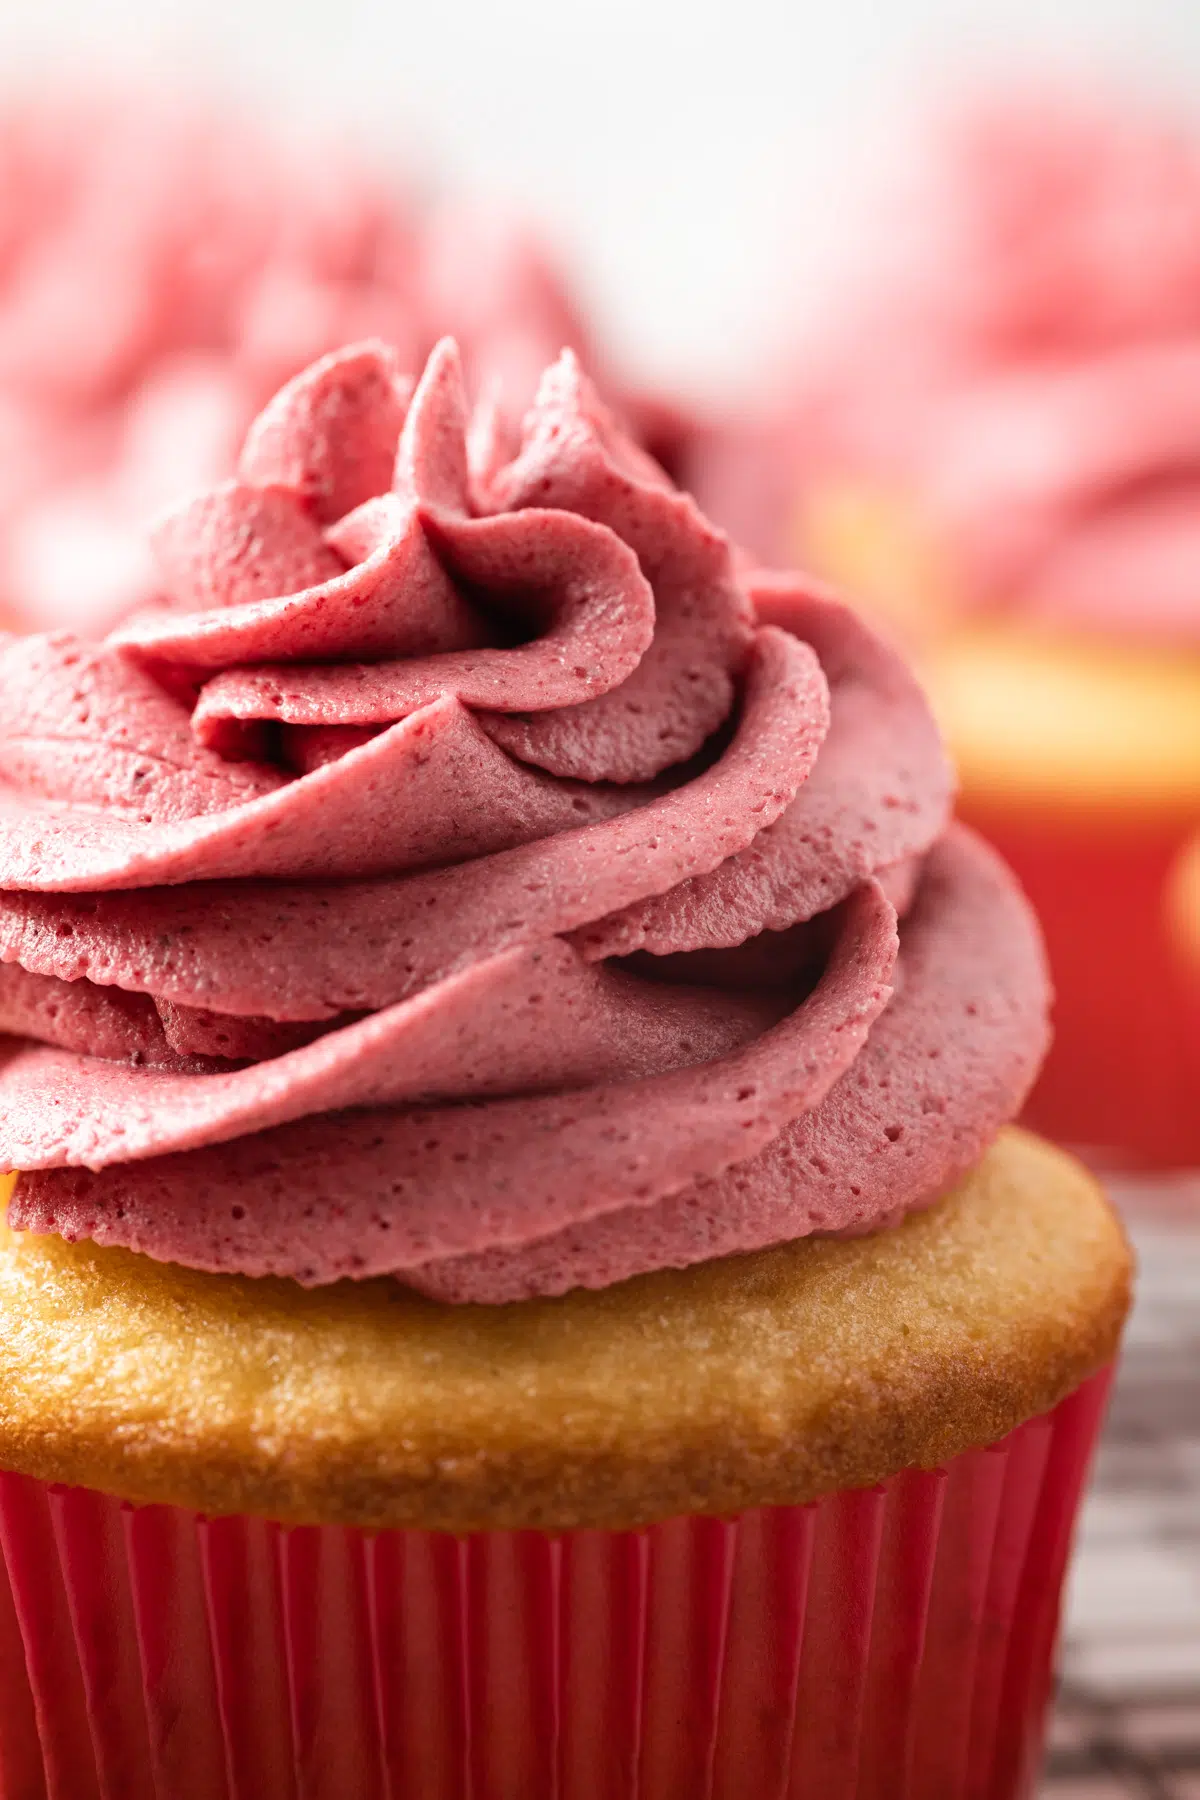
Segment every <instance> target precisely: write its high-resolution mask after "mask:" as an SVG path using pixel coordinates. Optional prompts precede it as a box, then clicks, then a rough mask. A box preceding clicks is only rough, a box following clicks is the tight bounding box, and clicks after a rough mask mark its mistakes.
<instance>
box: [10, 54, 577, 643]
mask: <svg viewBox="0 0 1200 1800" xmlns="http://www.w3.org/2000/svg"><path fill="white" fill-rule="evenodd" d="M446 329H450V330H453V331H455V332H456V333H457V334H458V337H459V339H460V341H461V343H462V345H463V348H464V354H465V355H466V358H467V363H468V367H469V371H470V375H471V378H472V380H473V381H475V382H478V383H480V384H482V385H484V386H486V387H487V388H488V390H489V392H491V393H492V395H493V397H494V399H495V400H496V402H497V404H499V405H500V406H501V408H502V410H503V411H504V412H505V414H506V415H507V416H509V417H510V418H511V420H512V422H513V424H514V425H515V424H516V423H517V422H519V419H520V416H521V413H522V411H523V410H524V408H525V407H526V406H527V405H528V403H529V401H530V399H531V398H532V395H533V389H534V386H535V384H536V381H537V377H538V375H539V373H540V371H541V369H542V367H543V366H544V364H545V362H546V361H547V360H548V359H549V358H550V357H552V356H554V355H556V354H557V352H558V351H559V349H560V348H561V347H562V345H563V344H564V343H567V342H572V343H579V342H582V341H585V331H584V326H583V321H582V320H581V318H580V316H579V313H578V311H577V310H576V308H575V306H574V305H573V303H572V302H571V300H570V299H569V297H568V295H567V293H566V291H565V288H564V286H563V284H562V282H561V281H560V279H559V277H558V275H557V273H556V272H555V271H554V270H553V269H552V267H551V265H550V263H549V261H548V259H547V257H546V255H545V253H544V251H543V249H542V248H541V246H540V245H539V244H537V243H536V242H535V241H534V239H533V238H532V236H531V235H530V234H528V233H527V232H525V231H523V230H522V229H521V228H520V227H519V226H518V225H517V224H516V223H515V222H510V221H507V220H505V219H503V218H501V217H499V216H498V215H497V214H495V213H494V212H493V213H485V211H484V210H483V209H481V208H474V207H470V206H467V205H465V204H463V203H460V202H458V201H452V200H450V199H448V198H445V197H443V198H441V199H438V200H436V201H435V200H433V199H432V198H431V197H429V196H424V197H422V198H421V199H420V200H418V199H417V198H416V197H415V196H414V195H413V194H411V193H410V192H409V191H408V190H407V188H406V186H405V185H404V184H403V183H402V182H401V181H400V180H399V179H398V178H397V177H396V175H395V174H394V172H391V171H390V170H387V169H386V166H385V165H384V164H383V163H382V162H381V161H380V160H378V159H372V158H370V157H368V156H367V155H366V154H365V153H364V152H363V151H362V150H361V149H359V150H356V149H352V148H351V145H350V143H349V142H348V141H347V140H346V139H344V138H343V137H342V136H341V135H339V134H337V133H335V132H334V131H333V130H332V129H330V128H328V127H323V128H321V129H320V130H318V131H316V132H314V131H313V130H312V129H311V128H306V129H303V130H301V129H298V128H296V129H292V130H291V131H287V130H285V129H284V128H283V127H282V125H280V126H278V127H275V128H273V127H272V126H271V125H269V124H265V125H264V124H260V123H258V122H252V120H251V115H250V114H249V112H247V111H242V110H240V109H238V108H236V107H233V106H230V105H224V106H223V105H220V104H217V103H215V102H211V101H210V102H208V103H202V102H200V101H198V100H196V99H192V98H188V97H186V96H185V95H184V93H183V92H182V91H181V90H180V89H179V86H178V83H177V82H175V81H171V80H167V79H165V78H164V79H162V80H160V81H158V82H156V83H151V82H147V83H145V85H143V86H136V85H133V86H128V87H127V88H126V89H124V90H121V91H118V92H112V93H104V92H103V91H97V89H96V88H95V86H89V85H86V84H83V83H80V84H78V85H77V86H75V87H71V88H64V87H62V86H61V85H60V86H58V87H57V88H56V87H55V86H54V85H53V84H52V85H51V86H50V87H49V89H47V88H46V87H44V86H42V85H39V86H38V87H37V88H36V89H35V90H34V91H33V92H31V94H30V95H29V97H28V98H26V99H24V100H18V99H12V98H10V99H9V100H8V102H7V104H6V105H5V107H4V110H3V112H2V114H0V606H2V607H3V609H4V612H5V613H6V614H7V617H8V619H9V621H10V622H17V623H20V624H23V625H25V626H26V627H28V628H36V627H41V628H46V627H48V626H52V625H66V626H70V627H72V628H74V629H82V630H85V631H96V632H103V631H104V630H105V629H107V627H108V626H109V625H110V624H112V623H113V621H114V620H115V619H116V618H117V617H119V616H120V614H121V613H122V612H124V611H128V609H129V608H130V606H131V605H133V604H135V603H137V602H139V601H142V600H144V599H145V598H146V594H147V589H148V586H149V585H152V582H153V570H152V567H151V565H150V563H149V561H148V559H147V556H146V553H145V527H146V521H147V519H148V518H149V517H151V516H152V515H153V514H154V513H155V512H156V511H158V510H159V508H160V507H162V506H163V505H165V504H166V503H167V502H168V501H170V500H172V499H173V498H174V497H175V496H176V494H178V493H179V492H180V491H181V490H183V489H186V488H188V487H189V486H194V485H196V484H199V483H201V482H205V481H212V480H216V479H218V478H220V477H221V476H224V475H226V474H227V473H228V472H229V470H230V468H231V467H232V463H233V460H234V457H235V454H236V451H237V447H238V444H239V443H240V441H241V438H242V435H243V434H244V432H245V430H246V427H247V425H248V424H249V422H250V420H251V418H252V417H253V416H254V414H255V412H256V411H257V410H258V408H259V407H260V406H261V405H262V404H263V402H264V401H265V400H266V399H267V398H268V397H269V395H270V394H271V393H272V392H273V391H274V390H275V388H276V387H278V385H279V384H280V383H281V382H282V381H285V380H287V379H288V378H289V377H290V376H291V375H294V374H295V373H296V372H297V370H298V369H300V368H302V367H303V366H304V365H305V364H306V363H307V362H309V361H311V360H312V358H313V357H315V356H319V355H321V354H322V353H323V352H325V351H327V350H329V349H332V348H333V347H334V346H335V345H337V344H340V343H343V342H345V341H346V340H347V339H349V338H355V337H361V336H363V335H364V334H366V333H368V332H372V331H380V332H383V333H384V334H385V335H386V336H387V338H388V339H389V341H390V342H392V343H394V344H396V345H397V346H399V347H400V348H401V349H402V351H403V354H404V356H405V358H406V359H407V360H408V361H418V362H419V361H420V359H421V358H422V357H423V356H425V355H426V354H427V352H428V351H429V349H430V348H431V347H432V345H433V343H434V341H435V339H436V337H437V335H438V333H439V332H441V331H443V330H446Z"/></svg>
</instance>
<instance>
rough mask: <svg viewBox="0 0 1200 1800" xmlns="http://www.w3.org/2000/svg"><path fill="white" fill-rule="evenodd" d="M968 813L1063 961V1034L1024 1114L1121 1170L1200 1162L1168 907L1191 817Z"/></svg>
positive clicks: (1056, 970)
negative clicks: (1157, 821)
mask: <svg viewBox="0 0 1200 1800" xmlns="http://www.w3.org/2000/svg"><path fill="white" fill-rule="evenodd" d="M959 811H960V813H961V814H962V815H963V817H965V818H966V819H967V820H968V822H969V823H971V824H973V825H975V826H976V827H977V829H978V830H980V831H981V832H982V833H983V834H984V836H985V837H986V838H988V840H989V841H990V842H991V843H992V844H993V845H994V846H995V847H996V849H998V850H999V851H1000V854H1001V855H1002V856H1003V857H1004V858H1005V860H1006V861H1007V862H1008V863H1009V865H1010V866H1011V868H1012V869H1013V870H1014V872H1015V873H1016V875H1017V877H1018V879H1019V880H1020V882H1021V885H1022V886H1023V887H1024V889H1025V891H1026V893H1027V894H1028V895H1029V898H1030V900H1031V901H1032V902H1033V905H1034V908H1035V909H1036V911H1037V915H1038V919H1039V921H1040V923H1041V927H1042V932H1043V935H1044V937H1045V940H1046V948H1047V951H1048V953H1049V957H1050V970H1051V975H1052V978H1053V982H1054V992H1055V1004H1054V1041H1053V1043H1052V1044H1051V1046H1050V1051H1049V1054H1048V1056H1047V1058H1046V1061H1045V1063H1044V1065H1043V1067H1042V1072H1041V1075H1040V1076H1039V1077H1038V1080H1037V1083H1036V1085H1035V1086H1034V1090H1033V1093H1032V1095H1031V1096H1030V1099H1029V1102H1028V1104H1027V1106H1026V1108H1025V1112H1024V1115H1023V1119H1022V1122H1023V1123H1024V1124H1026V1125H1028V1126H1029V1127H1030V1128H1031V1129H1032V1130H1034V1131H1040V1132H1042V1133H1043V1134H1044V1135H1045V1136H1046V1137H1049V1138H1051V1139H1053V1140H1054V1141H1055V1142H1056V1143H1060V1144H1070V1145H1072V1146H1074V1147H1075V1148H1077V1149H1080V1150H1082V1151H1083V1152H1084V1153H1085V1154H1086V1155H1087V1156H1088V1158H1089V1160H1091V1161H1098V1162H1100V1163H1101V1164H1106V1165H1108V1166H1111V1167H1116V1168H1134V1169H1137V1168H1145V1169H1189V1168H1196V1167H1200V1105H1198V1104H1197V1092H1198V1089H1197V1080H1198V1072H1200V1060H1198V1057H1197V1052H1196V1048H1195V1040H1194V1037H1193V1038H1192V1041H1191V1042H1189V1037H1190V1035H1191V1033H1190V1027H1189V1020H1188V1004H1187V996H1186V984H1185V979H1184V968H1183V964H1182V960H1181V957H1180V953H1179V949H1178V946H1177V945H1176V944H1174V943H1173V942H1172V941H1171V936H1170V933H1169V930H1168V927H1167V921H1166V917H1165V902H1166V899H1167V893H1168V883H1169V878H1170V873H1171V869H1172V865H1173V863H1174V862H1175V860H1176V858H1177V856H1178V853H1179V847H1180V843H1181V838H1182V833H1181V827H1180V826H1179V825H1178V824H1177V823H1176V824H1166V825H1157V826H1156V825H1153V824H1146V825H1139V826H1137V827H1135V828H1134V829H1132V830H1131V829H1124V830H1123V829H1122V828H1121V827H1119V826H1116V825H1113V824H1109V825H1107V826H1105V824H1104V823H1103V822H1099V823H1097V822H1090V821H1088V820H1087V819H1077V820H1072V819H1070V818H1068V817H1062V818H1055V819H1052V820H1048V821H1047V820H1039V819H1037V818H1036V817H1028V818H1022V817H1020V816H1018V815H1017V814H1015V813H1014V814H1012V815H1007V816H1006V815H1002V814H1000V813H999V812H998V811H996V810H994V809H987V808H984V807H982V806H980V805H978V804H972V802H971V801H970V800H969V799H968V800H967V801H966V802H964V803H963V804H961V805H960V807H959Z"/></svg>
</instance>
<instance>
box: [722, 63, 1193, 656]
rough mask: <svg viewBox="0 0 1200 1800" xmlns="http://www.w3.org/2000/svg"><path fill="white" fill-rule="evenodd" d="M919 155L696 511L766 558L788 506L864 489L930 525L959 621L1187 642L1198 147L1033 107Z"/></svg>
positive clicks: (1181, 138) (1156, 122)
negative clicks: (995, 610)
mask: <svg viewBox="0 0 1200 1800" xmlns="http://www.w3.org/2000/svg"><path fill="white" fill-rule="evenodd" d="M926 151H927V153H926V155H925V156H924V158H923V159H922V160H920V162H919V163H917V164H915V165H914V166H912V167H910V168H909V169H908V171H907V175H908V180H907V182H906V183H905V184H904V185H903V186H902V188H901V191H900V192H899V193H894V194H892V195H891V196H889V204H888V206H887V208H886V210H885V209H883V208H881V209H880V212H879V215H878V216H877V217H873V220H872V226H873V234H872V238H871V241H870V247H869V251H868V253H867V254H866V255H865V256H864V257H863V259H862V260H861V261H860V262H859V263H858V264H857V265H856V266H855V268H854V270H853V273H852V275H851V277H850V278H849V279H848V280H847V282H846V283H845V285H844V287H843V288H842V289H841V290H840V291H839V292H838V293H837V295H836V300H835V304H834V305H833V306H832V307H831V308H830V318H831V320H832V322H831V323H829V324H828V325H827V327H826V328H825V329H823V330H822V329H817V330H814V332H813V333H812V334H811V335H810V336H809V338H808V340H807V341H806V343H805V344H804V346H803V349H802V353H801V355H800V356H799V358H798V362H797V370H796V376H795V379H794V381H793V383H792V386H791V388H790V390H789V394H788V401H787V405H786V407H785V408H779V407H776V408H775V409H774V411H773V412H772V413H771V416H770V417H769V418H762V419H760V420H759V421H758V423H757V425H756V427H755V428H754V429H753V430H748V429H746V428H745V427H744V426H743V427H742V429H741V430H740V431H738V432H737V433H735V434H733V435H731V436H730V437H729V438H727V439H726V441H725V443H724V445H723V446H717V447H716V448H715V449H714V450H713V451H712V453H711V454H710V457H709V460H708V465H707V468H706V470H705V471H704V472H703V474H702V476H701V479H700V489H701V492H702V495H703V497H704V498H705V499H706V501H707V503H708V504H709V505H710V506H711V508H712V510H713V511H714V513H715V515H716V516H717V517H719V518H721V520H722V522H723V523H728V524H729V525H730V527H731V528H732V529H734V530H735V531H739V532H740V533H741V534H742V535H744V536H745V537H746V539H747V540H748V541H750V542H751V543H752V545H753V547H754V548H755V549H756V550H757V551H758V552H759V554H761V555H763V556H764V557H766V558H768V559H773V558H776V557H778V556H779V555H780V554H781V553H782V550H783V547H784V545H785V543H786V539H787V535H788V532H789V529H790V530H792V531H794V520H795V518H796V514H797V511H798V499H797V496H798V492H803V490H804V489H805V488H806V487H807V486H808V485H809V484H811V483H814V482H820V481H822V480H826V479H828V478H830V477H834V478H840V479H850V480H857V479H861V478H864V477H866V478H868V479H870V480H874V481H879V480H881V481H883V482H884V483H885V484H887V485H889V486H890V487H892V488H895V489H898V490H899V491H901V492H904V493H908V494H910V495H911V496H912V497H913V498H914V499H915V500H916V501H917V503H918V504H919V505H920V506H921V507H922V508H923V510H924V513H925V516H926V517H927V518H929V519H931V520H932V521H934V522H936V523H937V524H938V525H939V526H940V527H941V528H943V530H944V531H945V533H946V534H947V538H948V541H949V542H950V544H951V545H952V547H953V552H954V555H955V558H956V561H957V566H958V573H959V576H960V588H961V597H962V599H963V601H964V603H968V604H972V605H979V606H1000V607H1006V608H1015V609H1017V610H1019V611H1020V612H1021V614H1022V615H1023V616H1033V617H1038V618H1041V619H1044V620H1046V621H1048V622H1054V623H1059V624H1064V625H1070V626H1078V627H1082V628H1083V629H1085V630H1091V629H1095V630H1099V631H1110V632H1113V633H1115V634H1118V635H1131V634H1132V635H1138V636H1143V637H1146V638H1148V639H1154V638H1159V639H1164V640H1168V641H1171V640H1174V641H1180V640H1182V641H1196V640H1200V589H1198V588H1197V583H1196V574H1195V571H1196V569H1197V567H1200V133H1193V132H1191V131H1189V130H1186V129H1184V128H1183V127H1182V126H1181V125H1180V124H1178V123H1176V122H1173V121H1171V120H1169V119H1168V118H1167V117H1166V116H1165V115H1162V114H1160V113H1158V112H1156V111H1155V110H1153V109H1152V108H1149V107H1147V108H1146V109H1144V110H1139V109H1138V108H1137V107H1136V106H1135V105H1133V104H1132V103H1131V104H1128V105H1125V106H1119V105H1116V104H1114V103H1111V102H1109V101H1106V100H1105V99H1102V98H1101V97H1100V96H1098V95H1093V94H1090V93H1086V94H1085V93H1080V92H1074V91H1063V90H1045V89H1040V88H1032V89H1029V90H1026V91H1015V92H1007V93H1000V94H992V95H990V96H986V97H984V98H983V99H982V100H979V101H978V102H977V103H976V104H975V105H974V106H970V105H968V106H966V107H964V108H963V109H961V110H960V111H959V112H957V113H956V114H955V115H953V117H952V120H951V122H950V126H949V129H947V130H946V131H945V132H944V133H943V134H942V135H941V136H940V137H935V138H934V140H933V142H932V143H931V144H929V145H928V146H926ZM781 468H783V469H786V470H787V472H788V473H787V476H786V477H781V474H780V470H781Z"/></svg>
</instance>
